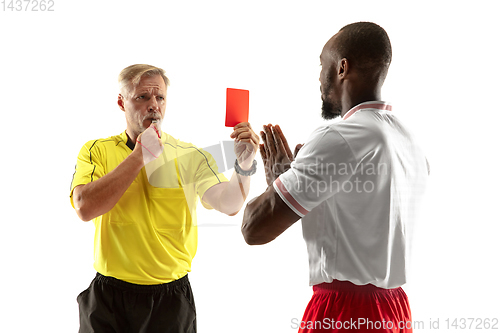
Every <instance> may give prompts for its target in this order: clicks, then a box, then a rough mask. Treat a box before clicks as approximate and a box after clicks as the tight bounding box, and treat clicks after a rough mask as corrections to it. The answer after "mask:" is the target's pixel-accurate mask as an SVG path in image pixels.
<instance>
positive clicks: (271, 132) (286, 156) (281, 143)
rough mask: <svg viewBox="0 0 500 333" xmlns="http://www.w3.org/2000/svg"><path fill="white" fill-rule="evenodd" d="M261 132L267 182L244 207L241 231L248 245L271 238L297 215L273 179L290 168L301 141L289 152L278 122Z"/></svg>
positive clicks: (290, 223) (267, 240) (257, 243)
mask: <svg viewBox="0 0 500 333" xmlns="http://www.w3.org/2000/svg"><path fill="white" fill-rule="evenodd" d="M261 136H262V140H263V142H264V143H263V144H262V145H261V146H260V152H261V156H262V161H263V162H264V167H265V171H266V181H267V184H268V185H269V186H268V187H267V189H266V191H265V192H264V193H263V194H261V195H260V196H258V197H257V198H255V199H253V200H252V201H250V202H249V203H248V205H247V207H246V208H245V214H244V215H243V223H242V226H241V232H242V233H243V237H244V238H245V241H246V242H247V243H248V244H250V245H259V244H265V243H268V242H270V241H272V240H274V239H275V238H276V237H278V236H279V235H280V234H282V233H283V232H284V231H285V230H286V229H288V228H289V227H290V226H291V225H292V224H294V223H295V222H297V221H298V220H299V219H300V216H299V215H297V214H296V213H295V212H294V211H293V210H292V209H290V208H289V207H288V205H287V204H286V203H285V202H284V201H283V200H282V199H281V197H280V196H279V194H278V193H277V192H276V191H275V189H274V187H273V183H274V181H275V180H276V178H278V176H279V175H280V174H282V173H284V172H285V171H286V170H288V169H289V168H290V163H291V162H292V161H293V160H294V157H295V156H296V155H297V152H298V151H299V149H300V148H301V147H302V145H297V146H296V148H295V153H294V154H293V155H292V153H291V151H290V148H289V147H288V143H287V141H286V138H285V136H284V135H283V132H282V131H281V128H280V127H279V126H275V127H273V126H271V125H268V126H264V132H261Z"/></svg>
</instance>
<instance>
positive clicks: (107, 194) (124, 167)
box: [73, 132, 150, 221]
mask: <svg viewBox="0 0 500 333" xmlns="http://www.w3.org/2000/svg"><path fill="white" fill-rule="evenodd" d="M142 134H143V133H141V134H140V135H139V137H138V138H137V141H138V142H141V136H142ZM148 134H150V133H149V132H148ZM143 150H144V148H143V145H141V144H136V145H135V148H134V150H133V151H132V153H131V154H130V155H129V156H127V158H126V159H125V160H123V162H121V163H120V164H119V165H118V166H117V167H116V168H115V169H114V170H112V171H111V172H109V173H108V174H106V175H104V176H102V177H101V178H99V179H97V180H95V181H93V182H90V183H87V184H85V185H78V186H76V187H75V188H74V190H73V205H74V207H75V210H76V214H77V215H78V217H79V218H80V219H81V220H83V221H90V220H92V219H93V218H96V217H98V216H101V215H103V214H105V213H107V212H109V211H110V210H111V209H112V208H113V207H114V206H115V205H116V203H117V202H118V200H120V198H121V197H122V195H123V194H124V193H125V191H126V190H127V189H128V187H129V186H130V184H132V182H133V181H134V179H135V178H136V177H137V175H138V174H139V172H140V171H141V169H142V167H143V166H144V165H145V163H146V162H147V159H145V158H144V157H143Z"/></svg>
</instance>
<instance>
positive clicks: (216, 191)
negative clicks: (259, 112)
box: [202, 122, 259, 216]
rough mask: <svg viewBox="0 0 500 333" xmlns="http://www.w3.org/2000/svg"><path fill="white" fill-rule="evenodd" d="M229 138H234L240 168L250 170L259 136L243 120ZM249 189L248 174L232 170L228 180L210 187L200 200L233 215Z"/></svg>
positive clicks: (237, 210) (240, 205)
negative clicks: (240, 173) (239, 173)
mask: <svg viewBox="0 0 500 333" xmlns="http://www.w3.org/2000/svg"><path fill="white" fill-rule="evenodd" d="M231 138H233V139H234V140H235V147H234V149H235V154H236V157H237V158H238V163H239V165H240V167H241V169H242V170H250V169H251V168H252V165H253V161H254V158H255V155H256V153H257V149H258V147H259V136H258V135H257V134H255V133H254V131H253V130H252V127H251V126H250V124H249V123H247V122H244V123H239V124H238V125H236V126H235V127H234V131H233V133H231ZM249 190H250V176H243V175H238V174H237V173H236V172H233V175H232V176H231V179H230V180H229V182H223V183H219V184H216V185H214V186H212V187H210V188H209V189H208V190H207V191H206V192H205V194H204V195H203V198H202V200H203V201H204V202H206V203H208V204H209V205H210V206H212V207H213V208H214V209H215V210H217V211H219V212H222V213H224V214H227V215H230V216H233V215H236V214H237V213H238V212H239V211H240V209H241V207H243V204H244V203H245V200H246V198H247V195H248V192H249Z"/></svg>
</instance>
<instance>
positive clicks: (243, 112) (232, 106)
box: [226, 88, 249, 127]
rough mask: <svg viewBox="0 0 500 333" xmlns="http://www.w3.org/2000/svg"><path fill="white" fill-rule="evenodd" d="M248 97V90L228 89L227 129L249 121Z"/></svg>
mask: <svg viewBox="0 0 500 333" xmlns="http://www.w3.org/2000/svg"><path fill="white" fill-rule="evenodd" d="M248 96H249V91H248V90H243V89H233V88H227V91H226V127H234V126H236V125H237V124H239V123H242V122H246V121H248Z"/></svg>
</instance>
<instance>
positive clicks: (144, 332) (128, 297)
mask: <svg viewBox="0 0 500 333" xmlns="http://www.w3.org/2000/svg"><path fill="white" fill-rule="evenodd" d="M77 301H78V305H79V308H80V330H79V332H80V333H91V332H96V333H108V332H109V333H196V309H195V305H194V298H193V292H192V290H191V285H190V284H189V280H188V277H187V275H186V276H184V277H182V278H180V279H179V280H176V281H173V282H170V283H165V284H160V285H138V284H132V283H128V282H125V281H121V280H118V279H115V278H113V277H108V276H104V275H101V274H99V273H97V276H96V277H95V279H94V280H93V281H92V283H91V284H90V286H89V288H88V289H86V290H85V291H83V292H82V293H81V294H80V295H78V297H77Z"/></svg>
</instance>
